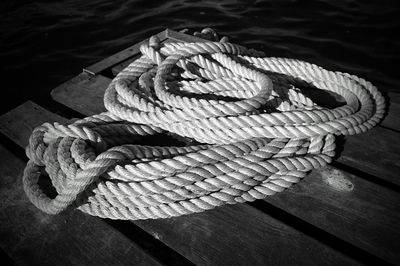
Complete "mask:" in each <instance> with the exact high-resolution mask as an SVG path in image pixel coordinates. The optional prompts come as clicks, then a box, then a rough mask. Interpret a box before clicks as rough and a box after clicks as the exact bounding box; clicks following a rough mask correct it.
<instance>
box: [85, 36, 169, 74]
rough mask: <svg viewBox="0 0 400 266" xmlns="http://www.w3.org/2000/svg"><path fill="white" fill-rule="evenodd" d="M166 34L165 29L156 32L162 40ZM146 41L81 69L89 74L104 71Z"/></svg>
mask: <svg viewBox="0 0 400 266" xmlns="http://www.w3.org/2000/svg"><path fill="white" fill-rule="evenodd" d="M166 34H167V30H164V31H162V32H160V33H158V34H156V36H157V37H158V38H159V39H160V40H161V41H162V40H165V38H167V36H166ZM146 41H148V39H146V40H143V41H141V42H140V43H137V44H135V45H132V46H130V47H128V48H126V49H125V50H122V51H121V52H118V53H116V54H114V55H112V56H110V57H107V58H105V59H103V60H101V61H100V62H97V63H95V64H93V65H91V66H88V67H86V68H84V69H83V71H84V72H87V73H89V74H91V75H96V74H98V73H100V72H102V71H104V70H105V69H108V68H111V67H112V66H113V65H116V64H118V63H120V62H121V61H124V60H126V59H128V58H129V57H131V56H132V53H135V51H137V49H138V48H139V47H140V45H141V44H142V43H144V42H146Z"/></svg>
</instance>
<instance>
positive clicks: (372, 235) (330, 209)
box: [53, 78, 400, 260]
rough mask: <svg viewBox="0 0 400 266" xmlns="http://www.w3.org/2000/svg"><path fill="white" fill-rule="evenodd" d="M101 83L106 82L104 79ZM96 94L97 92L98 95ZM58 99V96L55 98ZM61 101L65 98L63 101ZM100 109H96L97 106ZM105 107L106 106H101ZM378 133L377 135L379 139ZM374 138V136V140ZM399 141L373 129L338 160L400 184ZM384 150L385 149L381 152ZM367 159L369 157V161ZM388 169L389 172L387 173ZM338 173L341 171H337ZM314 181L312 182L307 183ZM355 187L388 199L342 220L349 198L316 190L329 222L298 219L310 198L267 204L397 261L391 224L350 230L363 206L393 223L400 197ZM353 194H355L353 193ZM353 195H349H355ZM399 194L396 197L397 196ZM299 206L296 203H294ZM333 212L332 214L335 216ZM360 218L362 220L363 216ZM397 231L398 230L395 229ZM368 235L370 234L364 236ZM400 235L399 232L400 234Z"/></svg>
mask: <svg viewBox="0 0 400 266" xmlns="http://www.w3.org/2000/svg"><path fill="white" fill-rule="evenodd" d="M102 80H104V79H103V78H102ZM108 82H110V80H108V81H107V82H105V83H104V85H106V84H108ZM104 89H105V88H104V87H103V88H99V91H98V92H100V93H103V92H104ZM80 91H81V92H82V95H85V96H84V97H87V98H88V99H93V98H97V97H93V96H92V95H91V93H92V92H94V91H95V90H92V89H90V90H88V92H84V91H86V89H85V88H83V87H81V88H80ZM98 92H96V93H98ZM68 95H69V94H68V93H66V94H63V96H62V97H57V100H59V101H60V102H61V103H63V99H64V100H67V101H68V106H70V107H71V108H73V109H75V108H74V105H77V106H84V107H86V106H88V105H93V106H94V107H90V109H94V108H100V107H99V105H100V103H99V102H94V101H90V103H86V102H85V104H82V105H81V104H80V101H81V100H83V99H82V97H79V99H78V98H76V99H71V98H70V97H69V96H68ZM53 96H55V95H53ZM61 98H62V99H61ZM96 106H97V107H96ZM101 108H104V107H101ZM83 113H84V114H85V115H91V114H93V113H91V112H90V111H89V110H88V108H86V110H84V111H83ZM374 132H378V133H379V134H381V137H380V138H379V139H380V141H382V142H384V141H389V142H388V143H387V145H390V149H387V150H386V152H385V153H382V154H381V156H380V157H381V158H382V159H380V160H376V158H375V157H368V154H369V151H370V149H371V148H372V149H374V147H373V146H371V145H366V143H371V140H373V139H375V138H376V136H374V135H376V134H377V133H374ZM379 134H378V135H377V136H379ZM371 136H372V137H371ZM396 138H398V133H396V132H394V131H391V130H387V129H383V128H376V129H373V130H371V131H370V132H369V133H366V134H362V135H357V136H350V137H348V141H347V142H346V145H345V151H344V152H343V156H342V157H341V158H340V159H339V161H341V162H346V163H349V164H350V165H351V166H353V167H356V168H359V169H360V170H365V169H367V170H368V171H369V169H373V170H374V171H376V173H375V174H376V175H377V177H379V178H381V177H382V178H384V179H386V180H390V181H391V182H393V183H396V182H397V178H396V177H395V174H394V173H396V172H397V171H395V172H391V171H393V170H394V169H399V170H400V166H399V163H398V161H396V160H391V159H390V158H397V157H399V152H398V151H399V150H400V148H399V144H396V142H393V140H394V139H396ZM381 146H382V149H384V145H381ZM351 151H357V153H360V156H359V157H357V156H355V157H354V156H353V157H352V156H351V153H352V152H351ZM382 151H383V150H382ZM367 157H368V158H367ZM346 158H353V159H354V160H353V161H345V160H346ZM368 160H375V161H374V164H371V165H369V166H368V167H369V168H365V167H364V165H363V164H364V162H365V161H368ZM388 165H390V168H388ZM387 169H389V170H387ZM337 171H339V170H337ZM340 173H342V174H343V175H345V176H347V175H348V174H347V173H344V172H342V171H340ZM321 175H322V176H330V175H331V171H330V170H325V171H322V172H321ZM303 182H305V183H304V184H303V183H302V185H304V186H305V185H309V186H311V187H319V186H318V185H319V184H320V180H319V179H315V178H314V179H306V180H305V181H303ZM308 182H311V183H308ZM353 185H354V186H356V187H366V188H368V187H370V188H371V189H369V190H368V189H367V190H366V191H371V193H374V191H376V190H381V189H383V190H382V191H384V192H385V193H384V194H385V195H386V196H387V197H386V199H385V200H382V201H381V202H380V203H377V202H374V201H373V200H372V199H368V198H360V199H358V200H356V201H355V203H354V204H353V205H352V206H353V207H352V211H353V212H354V215H350V216H349V217H348V218H346V219H343V218H341V217H346V215H348V214H349V213H348V212H345V211H344V210H342V209H341V207H342V204H343V202H342V201H341V200H342V198H343V197H346V195H343V193H341V192H337V191H336V192H335V191H332V189H331V188H330V187H329V186H327V185H325V187H324V189H320V190H319V191H314V192H311V193H312V194H315V197H316V198H318V202H321V204H322V205H321V206H319V207H318V208H322V209H323V211H322V213H323V214H322V215H328V214H329V213H331V214H329V215H333V214H334V215H337V218H336V220H328V219H325V220H323V219H319V218H318V217H316V216H299V214H301V213H305V212H304V211H305V210H308V208H309V206H314V204H313V202H315V199H312V198H310V199H308V200H306V201H302V200H299V199H298V198H299V197H301V195H297V196H296V195H293V196H291V197H292V198H291V200H290V201H289V200H284V201H281V202H282V204H283V205H277V204H276V203H277V202H275V201H274V200H271V201H270V200H269V199H267V201H268V202H271V203H273V204H274V205H276V206H279V207H280V208H282V209H284V210H289V212H290V213H291V214H294V215H296V216H298V217H300V218H302V219H304V220H306V221H308V222H309V223H311V224H313V225H315V226H318V227H319V228H321V229H323V230H326V231H328V232H331V233H332V234H335V235H337V236H338V237H340V238H341V239H343V240H346V241H349V242H350V243H353V244H354V245H356V246H359V247H360V248H362V249H364V250H367V251H369V252H371V253H373V254H376V255H377V256H381V257H383V258H386V259H389V260H395V259H398V258H397V257H392V254H391V253H390V250H391V249H392V250H393V248H394V247H393V246H392V243H394V242H393V241H386V239H388V236H389V239H390V237H392V240H400V238H399V234H396V233H393V232H392V230H391V229H390V226H391V225H390V224H382V229H381V231H380V232H379V231H378V230H375V228H376V227H377V226H378V224H377V223H376V221H375V220H371V219H366V220H365V221H363V223H362V225H360V226H361V227H362V229H360V232H361V231H364V233H363V234H354V233H353V230H350V229H349V228H351V226H352V225H353V224H354V223H358V221H359V220H360V219H359V216H357V215H361V214H360V213H361V212H363V206H368V205H370V206H371V207H373V208H381V209H383V210H385V211H384V213H385V214H384V217H385V218H384V219H385V220H386V221H387V220H390V219H393V217H395V216H396V212H397V209H396V208H395V207H396V206H393V205H392V201H394V200H397V201H399V200H400V198H399V197H398V196H395V195H394V194H391V193H390V191H389V190H388V189H384V188H381V187H378V186H377V185H375V184H372V183H369V182H368V181H366V180H363V179H362V177H361V178H357V179H355V180H354V184H353ZM352 193H353V192H352ZM352 193H350V194H352ZM325 195H330V197H332V198H336V202H335V201H333V202H325ZM396 195H397V194H396ZM297 201H300V202H304V205H302V206H299V205H298V204H297V206H298V209H297V211H296V212H295V211H293V210H291V203H290V202H297ZM295 205H296V204H295ZM332 213H333V214H332ZM361 217H363V216H362V215H361ZM340 219H342V220H343V221H342V222H341V223H340V224H339V225H338V224H337V223H336V221H337V220H340ZM395 228H397V227H395ZM365 232H368V233H365ZM399 232H400V231H399ZM377 243H380V244H379V245H377ZM382 243H386V244H382ZM399 254H400V253H399Z"/></svg>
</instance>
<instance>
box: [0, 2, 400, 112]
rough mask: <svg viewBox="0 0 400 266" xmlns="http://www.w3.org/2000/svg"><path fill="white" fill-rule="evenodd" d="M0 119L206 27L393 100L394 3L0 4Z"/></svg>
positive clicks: (395, 56) (395, 72)
mask: <svg viewBox="0 0 400 266" xmlns="http://www.w3.org/2000/svg"><path fill="white" fill-rule="evenodd" d="M0 10H1V11H0V12H1V13H0V14H1V16H0V32H1V33H0V62H1V68H2V69H1V72H0V73H1V74H2V78H1V82H2V85H1V93H2V97H0V99H1V105H0V112H1V113H3V112H4V111H7V110H8V109H10V108H13V107H15V106H17V105H18V104H20V103H22V102H24V101H26V100H28V99H33V100H34V101H36V102H39V103H44V102H46V101H47V100H48V99H49V97H50V96H49V94H50V91H51V89H53V88H54V87H55V86H57V85H58V84H60V83H62V82H64V81H66V80H68V79H69V78H71V77H73V76H74V75H77V74H79V73H80V71H81V69H82V68H83V67H85V66H88V65H90V64H92V63H95V62H96V61H99V60H101V59H103V58H105V57H107V56H109V55H111V54H113V53H115V52H118V51H119V50H121V49H124V48H126V47H128V46H130V45H132V44H134V43H136V42H138V41H140V40H142V39H144V38H146V37H149V36H151V35H152V34H155V33H157V32H160V31H162V30H164V29H165V28H171V29H175V30H179V29H183V28H191V29H201V28H204V27H213V28H214V29H215V30H217V31H218V32H219V33H220V34H221V35H227V36H229V37H230V40H231V41H233V42H236V43H239V44H243V45H245V46H248V47H253V48H256V49H259V50H263V51H265V52H266V53H267V55H269V56H281V57H291V58H298V59H302V60H306V61H310V62H313V63H316V64H319V65H321V66H324V67H325V68H328V69H332V70H339V71H345V72H350V73H353V74H356V75H359V76H361V77H364V78H366V79H368V80H370V81H372V82H373V83H374V84H376V85H377V86H378V87H379V88H380V89H381V90H383V91H396V92H400V91H399V85H400V81H399V74H398V66H399V63H400V60H399V51H400V49H399V47H400V44H399V40H397V39H398V38H396V36H397V35H398V34H399V33H400V31H399V29H400V23H399V20H398V19H397V17H398V16H399V15H400V12H399V8H397V7H396V1H393V2H386V1H375V3H374V4H370V3H364V1H353V0H348V1H328V0H318V1H229V0H223V1H201V2H200V1H189V0H186V1H185V0H180V1H179V0H174V1H150V0H139V1H136V0H129V1H106V0H86V1H78V0H60V1H45V0H38V1H16V0H13V1H11V0H3V1H2V3H1V4H0Z"/></svg>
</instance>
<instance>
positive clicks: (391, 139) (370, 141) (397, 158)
mask: <svg viewBox="0 0 400 266" xmlns="http://www.w3.org/2000/svg"><path fill="white" fill-rule="evenodd" d="M399 140H400V134H399V133H398V132H396V131H393V130H390V129H386V128H383V127H376V128H373V129H372V130H370V131H368V132H366V133H363V134H358V135H354V136H348V137H346V141H345V143H344V150H343V151H342V153H341V155H340V157H339V158H338V159H337V161H338V162H340V163H343V164H345V165H348V166H350V167H353V168H355V169H358V170H360V171H363V172H365V173H368V174H370V175H373V176H375V179H378V181H379V179H382V180H384V181H386V182H390V183H392V184H395V185H397V186H400V179H399V178H398V174H399V173H400V141H399Z"/></svg>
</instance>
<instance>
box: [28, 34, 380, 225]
mask: <svg viewBox="0 0 400 266" xmlns="http://www.w3.org/2000/svg"><path fill="white" fill-rule="evenodd" d="M206 33H207V32H205V33H204V32H203V33H202V34H206ZM207 34H208V33H207ZM211 36H213V37H212V38H217V37H216V34H211ZM224 40H226V38H224V39H223V40H222V41H220V42H211V41H210V42H204V43H180V42H179V43H167V44H163V45H162V46H161V44H160V43H159V41H158V40H157V39H156V38H154V37H153V38H151V40H150V43H149V44H144V45H142V46H141V52H142V54H143V55H142V56H141V57H140V58H139V59H137V60H135V61H134V62H133V63H131V64H130V65H129V66H128V67H127V68H125V69H124V70H123V71H122V72H120V73H119V74H118V75H117V76H116V77H115V78H114V80H113V81H112V82H111V84H110V85H109V87H108V89H107V90H106V93H105V96H104V104H105V107H106V108H107V110H108V112H105V113H101V114H98V115H94V116H91V117H87V118H84V119H82V120H78V121H76V122H74V123H72V124H69V125H61V124H58V123H54V124H49V123H45V124H43V125H42V126H40V127H38V128H36V129H35V130H34V131H33V133H32V135H31V137H30V140H29V146H28V147H27V149H26V151H27V155H28V157H29V159H30V160H29V162H28V164H27V166H26V168H25V171H24V176H23V184H24V189H25V191H26V194H27V195H28V197H29V199H30V200H31V201H32V202H33V203H34V204H35V205H36V206H37V207H38V208H40V209H41V210H43V211H45V212H47V213H51V214H56V213H59V212H61V211H63V210H65V209H66V208H68V207H76V208H78V209H80V210H81V211H83V212H86V213H89V214H91V215H96V216H100V217H107V218H111V219H131V220H136V219H148V218H154V219H155V218H167V217H173V216H179V215H184V214H189V213H195V212H201V211H204V210H209V209H212V208H215V207H217V206H221V205H224V204H235V203H241V202H246V201H254V200H256V199H262V198H264V197H266V196H270V195H273V194H275V193H277V192H281V191H283V190H284V189H285V188H288V187H290V186H292V185H293V184H295V183H297V182H299V181H300V180H301V179H302V178H303V177H304V176H305V175H306V173H307V172H308V171H310V170H312V169H314V168H319V167H323V166H325V165H326V164H327V163H330V162H331V160H332V157H333V156H334V154H335V141H334V138H335V137H334V135H351V134H358V133H362V132H365V131H367V130H369V129H370V128H372V127H373V126H375V125H376V124H377V123H378V122H379V121H380V120H381V119H382V117H383V114H384V109H385V104H384V99H383V97H382V95H381V94H380V93H379V92H378V90H377V89H376V88H375V87H374V86H373V85H372V84H371V83H369V82H368V81H365V80H363V79H361V78H358V77H356V76H353V75H349V74H346V73H340V72H332V71H327V70H325V69H323V68H321V67H319V66H316V65H313V64H309V63H306V62H303V61H299V60H295V59H287V58H271V57H261V56H262V53H260V52H257V51H254V50H251V49H246V48H244V47H242V46H239V45H235V44H231V43H228V42H225V41H224ZM299 87H315V88H318V89H320V90H324V91H327V92H331V93H335V94H337V95H340V96H342V97H343V99H344V100H345V102H346V103H345V104H343V105H342V106H339V107H336V108H333V109H328V108H324V107H321V106H318V105H317V104H316V103H314V102H313V101H312V100H311V99H310V97H307V96H306V94H305V93H304V91H306V90H305V89H302V90H301V89H299ZM165 131H168V132H171V133H175V134H177V135H179V136H182V137H186V138H190V139H194V140H196V141H198V142H200V143H204V144H202V145H191V146H187V147H157V146H141V145H135V144H134V143H135V142H137V141H138V140H139V139H140V138H141V137H144V136H148V135H157V134H160V133H163V132H165ZM42 169H44V170H45V171H46V172H47V174H48V175H49V177H50V179H51V182H52V184H53V186H54V187H55V189H56V191H57V196H56V197H54V198H50V197H49V196H48V195H46V194H45V193H44V192H43V191H42V189H41V187H40V186H39V185H38V180H39V177H40V175H41V173H42Z"/></svg>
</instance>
